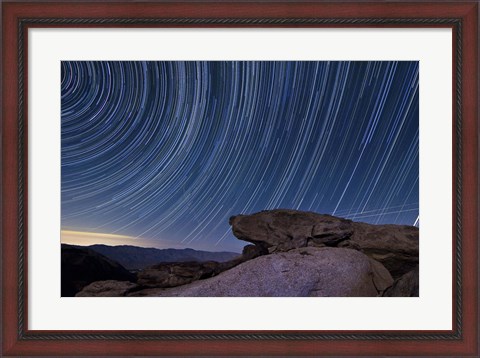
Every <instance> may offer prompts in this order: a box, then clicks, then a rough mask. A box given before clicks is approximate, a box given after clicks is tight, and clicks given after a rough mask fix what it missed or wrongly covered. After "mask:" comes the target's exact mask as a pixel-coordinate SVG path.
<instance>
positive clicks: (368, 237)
mask: <svg viewBox="0 0 480 358" xmlns="http://www.w3.org/2000/svg"><path fill="white" fill-rule="evenodd" d="M353 228H354V230H353V235H352V237H351V238H350V239H349V240H346V241H345V242H344V243H343V244H344V245H345V246H346V247H351V248H354V249H357V250H360V251H362V252H363V253H365V254H367V255H368V256H370V257H371V258H373V259H375V260H377V261H379V262H381V263H382V264H383V265H384V266H385V267H386V268H387V270H388V271H390V273H391V274H392V276H393V277H394V278H398V277H400V276H402V275H404V274H405V273H407V272H409V271H411V270H412V269H413V268H415V267H416V266H417V265H418V253H419V252H418V228H416V227H414V226H405V225H370V224H364V223H353Z"/></svg>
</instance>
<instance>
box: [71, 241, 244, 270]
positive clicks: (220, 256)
mask: <svg viewBox="0 0 480 358" xmlns="http://www.w3.org/2000/svg"><path fill="white" fill-rule="evenodd" d="M80 247H85V248H89V249H91V250H93V251H95V252H98V253H100V254H102V255H104V256H106V257H108V258H109V259H111V260H114V261H117V262H118V263H120V264H121V265H122V266H123V267H125V268H126V269H128V270H141V269H143V268H145V267H148V266H151V265H155V264H158V263H161V262H186V261H198V262H204V261H217V262H225V261H229V260H231V259H233V258H235V257H237V256H239V255H240V254H239V253H236V252H229V251H219V252H214V251H203V250H195V249H192V248H185V249H173V248H168V249H157V248H153V247H152V248H147V247H139V246H133V245H118V246H109V245H103V244H95V245H89V246H80Z"/></svg>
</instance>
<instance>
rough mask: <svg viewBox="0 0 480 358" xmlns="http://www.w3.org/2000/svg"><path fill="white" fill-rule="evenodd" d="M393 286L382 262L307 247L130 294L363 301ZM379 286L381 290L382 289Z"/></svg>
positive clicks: (341, 251)
mask: <svg viewBox="0 0 480 358" xmlns="http://www.w3.org/2000/svg"><path fill="white" fill-rule="evenodd" d="M392 283H393V279H392V278H391V276H390V274H389V273H388V271H387V270H386V269H385V268H384V267H383V266H382V265H381V264H379V263H378V262H373V260H371V259H370V258H368V257H367V256H365V255H364V254H362V253H361V252H358V251H356V250H351V249H340V248H328V247H325V248H315V247H305V248H300V249H294V250H291V251H288V252H280V253H276V254H271V255H264V256H260V257H257V258H255V259H252V260H249V261H246V262H244V263H242V264H240V265H238V266H236V267H234V268H232V269H230V270H228V271H225V272H223V273H220V274H219V275H217V276H215V277H212V278H209V279H205V280H201V281H196V282H193V283H191V284H188V285H184V286H179V287H175V288H170V289H149V290H141V291H136V292H133V293H131V294H130V295H131V296H198V297H201V296H204V297H205V296H239V297H309V296H324V297H340V296H350V297H362V296H368V297H371V296H377V295H378V294H380V293H381V291H383V288H385V287H388V286H390V285H391V284H392ZM378 287H380V288H381V289H380V290H379V289H377V288H378Z"/></svg>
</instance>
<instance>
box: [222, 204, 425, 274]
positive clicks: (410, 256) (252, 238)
mask: <svg viewBox="0 0 480 358" xmlns="http://www.w3.org/2000/svg"><path fill="white" fill-rule="evenodd" d="M230 225H231V226H232V231H233V234H234V235H235V236H236V237H237V238H238V239H240V240H244V241H247V242H251V243H253V244H255V245H256V246H258V247H259V251H260V252H266V251H268V252H269V253H274V252H286V251H289V250H292V249H296V248H301V247H306V246H313V247H325V246H329V247H346V248H351V249H355V250H358V251H361V252H363V253H365V254H366V255H368V256H370V257H371V258H373V259H374V260H376V261H379V262H381V263H382V264H383V265H384V266H385V267H386V268H387V269H388V270H389V271H390V273H391V274H392V276H393V277H394V278H398V277H400V276H402V275H403V274H405V273H407V272H408V271H410V270H412V269H413V268H414V267H415V266H416V265H418V228H416V227H414V226H405V225H371V224H366V223H356V222H353V221H351V220H346V219H342V218H337V217H334V216H331V215H325V214H317V213H313V212H304V211H297V210H282V209H277V210H269V211H262V212H259V213H256V214H252V215H237V216H233V217H231V218H230Z"/></svg>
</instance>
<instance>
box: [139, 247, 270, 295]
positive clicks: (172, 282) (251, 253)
mask: <svg viewBox="0 0 480 358" xmlns="http://www.w3.org/2000/svg"><path fill="white" fill-rule="evenodd" d="M262 254H264V252H262V250H261V249H260V248H259V247H258V246H255V245H247V246H245V247H244V248H243V252H242V254H241V255H238V256H237V257H236V258H234V259H233V260H230V261H227V262H215V261H208V262H175V263H161V264H157V265H153V266H151V267H148V268H146V269H144V270H142V271H140V272H139V273H138V274H137V277H138V284H139V285H142V286H146V287H176V286H181V285H185V284H187V283H190V282H193V281H197V280H203V279H205V278H209V277H213V276H216V275H218V274H219V273H221V272H223V271H226V270H229V269H231V268H232V267H235V266H237V265H239V264H241V263H242V262H245V261H248V260H251V259H253V258H255V257H258V256H260V255H262Z"/></svg>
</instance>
